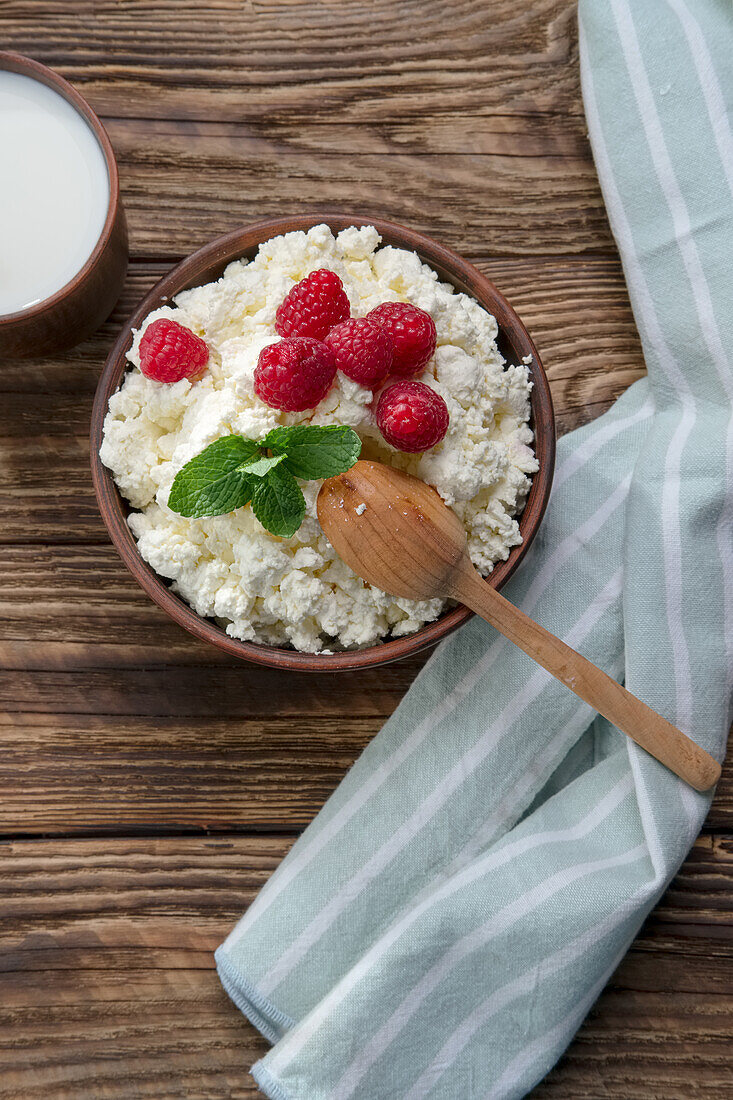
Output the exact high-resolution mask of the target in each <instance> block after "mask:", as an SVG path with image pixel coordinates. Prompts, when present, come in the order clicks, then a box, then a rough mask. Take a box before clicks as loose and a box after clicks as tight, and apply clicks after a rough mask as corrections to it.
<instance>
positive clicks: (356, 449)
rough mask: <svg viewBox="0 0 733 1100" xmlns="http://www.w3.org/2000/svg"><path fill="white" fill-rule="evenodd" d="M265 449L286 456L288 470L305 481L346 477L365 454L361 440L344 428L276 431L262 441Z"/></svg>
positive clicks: (334, 426) (301, 426)
mask: <svg viewBox="0 0 733 1100" xmlns="http://www.w3.org/2000/svg"><path fill="white" fill-rule="evenodd" d="M262 446H263V447H269V448H270V450H271V451H274V452H275V453H276V454H284V455H285V456H286V457H285V467H286V468H287V469H288V470H289V471H290V473H291V474H294V475H295V477H300V478H302V479H303V480H304V481H312V480H314V479H316V478H325V477H334V476H335V475H336V474H343V473H345V471H346V470H350V469H351V467H352V466H353V465H354V463H355V462H356V460H357V458H358V457H359V455H360V453H361V440H360V439H359V436H358V435H357V434H356V432H355V431H354V429H353V428H347V427H345V426H344V425H343V424H333V425H329V426H328V427H318V426H317V425H311V424H305V425H294V426H292V427H280V428H273V429H272V431H271V432H269V433H268V434H267V435H266V436H265V438H264V439H263V440H262Z"/></svg>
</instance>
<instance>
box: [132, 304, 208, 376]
mask: <svg viewBox="0 0 733 1100" xmlns="http://www.w3.org/2000/svg"><path fill="white" fill-rule="evenodd" d="M139 350H140V370H141V371H142V372H143V374H144V375H146V376H147V377H148V378H154V379H155V381H156V382H180V380H181V379H182V378H188V379H189V381H193V380H194V379H196V378H200V377H201V375H202V374H203V373H204V371H205V370H206V364H207V363H208V361H209V349H208V347H207V346H206V344H205V342H204V341H203V340H202V339H201V337H200V336H197V335H196V333H195V332H191V330H190V328H184V327H183V325H179V324H178V321H171V320H170V319H169V318H168V317H160V318H159V319H158V320H157V321H153V322H152V324H150V325H148V327H147V328H146V329H145V332H144V333H143V337H142V339H141V341H140V349H139Z"/></svg>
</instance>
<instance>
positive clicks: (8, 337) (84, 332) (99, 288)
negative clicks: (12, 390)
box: [0, 50, 127, 359]
mask: <svg viewBox="0 0 733 1100" xmlns="http://www.w3.org/2000/svg"><path fill="white" fill-rule="evenodd" d="M0 69H3V70H5V71H9V72H11V73H21V74H22V75H24V76H30V77H32V78H33V79H34V80H38V81H40V82H41V84H46V85H47V86H48V87H49V88H53V89H54V91H56V92H58V93H59V94H60V95H62V96H63V97H64V99H66V100H67V101H68V102H69V103H70V104H71V105H72V107H75V108H76V110H77V111H78V112H79V114H80V115H82V116H83V118H85V119H86V121H87V122H88V123H89V125H90V126H91V128H92V130H93V131H94V134H95V136H96V138H97V141H98V142H99V144H100V145H101V147H102V152H103V153H104V159H105V161H106V162H107V173H108V176H109V207H108V209H107V218H106V220H105V223H104V226H103V227H102V233H101V235H100V238H99V240H98V241H97V244H96V246H95V248H94V250H93V252H92V254H91V255H90V257H89V259H88V260H87V261H86V263H85V264H84V266H83V267H82V268H81V270H80V271H78V272H77V274H76V275H75V276H74V278H73V279H71V280H70V282H68V283H67V284H66V286H64V287H62V288H61V290H58V291H57V292H56V293H55V294H54V295H52V296H51V297H50V298H44V300H43V301H41V302H36V304H35V305H32V306H29V308H28V309H23V310H20V311H19V312H18V313H6V314H3V315H2V316H0V357H6V358H8V359H27V358H29V357H30V356H39V355H50V354H51V353H52V352H56V351H63V350H64V349H65V348H70V347H73V346H74V344H78V343H79V342H80V341H81V340H84V339H85V338H86V337H87V336H90V335H91V333H93V332H94V331H95V329H97V328H99V326H100V325H101V324H102V322H103V321H104V320H106V318H107V317H109V315H110V313H111V312H112V308H113V306H114V304H115V302H116V301H117V299H118V298H119V296H120V291H121V290H122V283H123V282H124V279H125V272H126V271H127V226H126V223H125V211H124V209H123V207H122V201H121V199H120V181H119V177H118V174H117V163H116V161H115V155H114V152H113V151H112V146H111V144H110V140H109V138H108V137H107V131H106V130H105V128H104V126H103V125H102V123H101V122H100V121H99V119H98V118H97V116H96V115H95V113H94V111H93V110H92V109H91V107H90V106H89V104H88V103H87V102H86V100H85V99H83V98H82V96H80V95H79V93H78V92H77V91H76V89H75V88H72V86H71V84H69V83H68V82H67V81H66V80H64V79H63V77H61V76H59V75H58V73H55V72H54V71H53V70H52V69H48V68H46V66H45V65H41V64H40V63H39V62H38V61H32V60H31V58H30V57H23V56H22V54H18V53H7V52H3V51H2V50H0Z"/></svg>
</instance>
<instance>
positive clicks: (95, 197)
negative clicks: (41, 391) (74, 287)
mask: <svg viewBox="0 0 733 1100" xmlns="http://www.w3.org/2000/svg"><path fill="white" fill-rule="evenodd" d="M108 207H109V176H108V173H107V163H106V161H105V159H104V154H103V152H102V147H101V146H100V144H99V142H98V141H97V139H96V137H95V135H94V131H93V130H92V129H91V127H90V126H89V125H88V123H87V121H86V119H85V118H83V116H82V115H80V114H79V113H78V112H77V111H76V110H75V109H74V108H73V107H72V106H71V104H70V103H68V102H67V101H66V100H65V99H64V98H63V96H61V95H59V94H58V92H55V91H54V90H53V89H52V88H48V87H46V85H45V84H41V83H39V81H37V80H32V79H31V78H30V77H28V76H22V75H21V74H20V73H11V72H6V71H5V70H0V315H2V314H6V313H15V312H16V311H17V310H21V309H26V308H27V307H28V306H32V305H34V304H35V303H36V302H41V301H43V299H44V298H49V297H51V295H52V294H55V293H56V291H57V290H60V289H61V288H62V287H63V286H65V285H66V283H68V282H69V280H70V279H72V278H73V277H74V275H76V273H77V272H78V271H79V270H80V269H81V268H82V267H83V266H84V264H85V262H86V260H87V259H88V258H89V256H90V255H91V253H92V251H93V250H94V246H95V245H96V243H97V241H98V240H99V237H100V235H101V232H102V227H103V226H104V222H105V219H106V217H107V210H108Z"/></svg>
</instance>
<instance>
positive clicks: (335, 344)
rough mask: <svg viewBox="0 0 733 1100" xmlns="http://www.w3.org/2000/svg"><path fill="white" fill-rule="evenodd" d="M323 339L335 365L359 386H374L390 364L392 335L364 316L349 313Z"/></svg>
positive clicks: (385, 376) (381, 380)
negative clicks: (334, 357)
mask: <svg viewBox="0 0 733 1100" xmlns="http://www.w3.org/2000/svg"><path fill="white" fill-rule="evenodd" d="M326 343H327V344H328V346H329V347H330V348H332V350H333V353H334V355H335V356H336V367H337V369H338V370H340V371H342V372H343V373H344V374H345V375H346V377H347V378H351V379H352V381H354V382H358V383H359V385H360V386H366V387H367V388H368V389H372V390H376V389H377V388H378V387H379V386H381V385H382V382H384V381H385V379H386V378H387V375H388V374H389V371H390V367H391V366H392V354H393V351H394V345H393V343H392V337H391V336H390V334H389V333H388V332H387V330H386V329H384V328H382V326H381V325H377V324H375V323H374V321H370V320H369V319H368V318H367V317H352V318H351V320H349V321H342V322H341V324H340V325H335V326H334V327H333V328H332V329H331V331H330V332H329V334H328V336H327V337H326Z"/></svg>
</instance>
